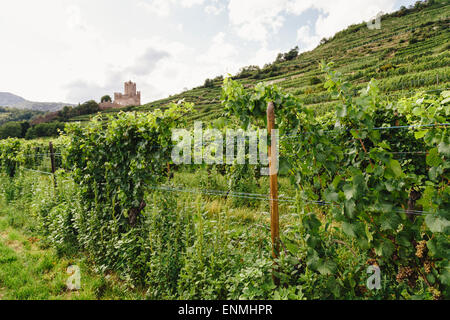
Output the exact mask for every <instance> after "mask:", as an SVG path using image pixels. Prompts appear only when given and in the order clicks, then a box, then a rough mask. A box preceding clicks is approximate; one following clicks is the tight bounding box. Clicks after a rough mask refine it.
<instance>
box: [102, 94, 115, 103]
mask: <svg viewBox="0 0 450 320" xmlns="http://www.w3.org/2000/svg"><path fill="white" fill-rule="evenodd" d="M100 102H102V103H103V102H112V99H111V97H110V96H109V95H106V96H103V97H102V98H101V99H100Z"/></svg>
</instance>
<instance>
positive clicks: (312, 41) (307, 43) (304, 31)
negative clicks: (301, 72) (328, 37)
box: [297, 25, 321, 51]
mask: <svg viewBox="0 0 450 320" xmlns="http://www.w3.org/2000/svg"><path fill="white" fill-rule="evenodd" d="M320 39H321V38H320V36H318V35H314V34H313V33H312V32H311V29H310V27H309V26H308V25H306V26H302V27H300V29H298V30H297V41H298V42H299V43H300V51H310V50H312V49H314V48H315V47H317V45H318V44H319V42H320Z"/></svg>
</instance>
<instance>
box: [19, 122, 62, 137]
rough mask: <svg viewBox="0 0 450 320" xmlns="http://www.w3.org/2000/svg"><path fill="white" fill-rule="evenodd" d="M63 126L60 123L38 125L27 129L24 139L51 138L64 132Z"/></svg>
mask: <svg viewBox="0 0 450 320" xmlns="http://www.w3.org/2000/svg"><path fill="white" fill-rule="evenodd" d="M64 128H65V124H64V123H62V122H58V121H55V122H49V123H40V124H37V125H35V126H33V127H31V128H30V129H28V131H27V134H26V135H25V138H26V139H36V138H40V137H53V136H57V135H58V134H59V131H64Z"/></svg>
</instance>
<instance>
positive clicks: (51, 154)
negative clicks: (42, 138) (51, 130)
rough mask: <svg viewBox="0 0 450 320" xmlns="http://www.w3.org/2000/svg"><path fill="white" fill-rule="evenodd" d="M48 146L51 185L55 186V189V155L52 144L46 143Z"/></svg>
mask: <svg viewBox="0 0 450 320" xmlns="http://www.w3.org/2000/svg"><path fill="white" fill-rule="evenodd" d="M48 146H49V148H50V162H51V165H52V176H53V183H54V184H55V188H56V187H57V184H56V177H55V171H56V170H55V153H54V151H53V143H52V142H51V141H50V142H49V143H48Z"/></svg>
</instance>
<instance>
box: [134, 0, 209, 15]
mask: <svg viewBox="0 0 450 320" xmlns="http://www.w3.org/2000/svg"><path fill="white" fill-rule="evenodd" d="M204 1H205V0H142V1H140V2H139V3H138V6H139V7H141V8H144V9H145V10H147V11H148V12H150V13H152V14H156V15H158V16H160V17H167V16H169V15H170V13H171V11H172V7H173V6H180V7H182V8H192V7H193V6H196V5H200V4H203V2H204Z"/></svg>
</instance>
